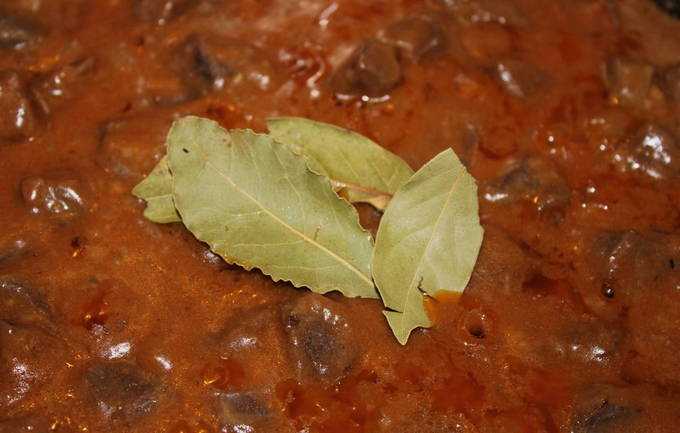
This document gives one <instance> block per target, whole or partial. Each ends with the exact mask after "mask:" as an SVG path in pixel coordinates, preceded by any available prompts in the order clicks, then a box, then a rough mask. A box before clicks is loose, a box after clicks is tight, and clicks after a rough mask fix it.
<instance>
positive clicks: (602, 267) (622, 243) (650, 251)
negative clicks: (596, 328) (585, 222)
mask: <svg viewBox="0 0 680 433" xmlns="http://www.w3.org/2000/svg"><path fill="white" fill-rule="evenodd" d="M679 260H680V238H678V237H677V236H673V235H664V234H658V233H657V234H649V235H645V236H643V235H642V234H640V233H638V232H636V231H633V230H629V231H625V232H605V233H602V234H600V235H599V236H598V237H597V238H596V239H595V240H594V241H593V243H592V246H590V247H589V249H588V250H587V252H586V254H584V256H583V257H582V258H580V259H579V260H578V261H577V262H575V267H576V270H577V272H578V274H579V275H580V277H579V278H581V282H580V283H579V284H577V286H576V287H577V289H578V291H579V292H580V295H581V297H582V299H583V301H584V302H585V304H586V305H587V306H588V307H589V308H590V309H591V311H593V312H594V313H596V314H597V315H598V316H600V317H604V318H606V319H608V320H616V319H618V318H619V317H620V316H621V315H623V314H626V315H627V314H629V312H630V311H629V310H630V308H631V307H634V306H636V305H638V304H639V303H640V301H641V300H643V299H646V300H647V301H652V300H653V299H656V298H657V297H659V296H661V294H662V293H663V290H664V289H663V288H664V286H668V285H671V286H672V283H671V281H672V280H673V278H674V277H673V276H674V275H675V273H677V269H675V268H674V267H673V266H674V264H675V263H676V262H677V261H679ZM667 301H668V302H670V301H671V300H670V299H667Z"/></svg>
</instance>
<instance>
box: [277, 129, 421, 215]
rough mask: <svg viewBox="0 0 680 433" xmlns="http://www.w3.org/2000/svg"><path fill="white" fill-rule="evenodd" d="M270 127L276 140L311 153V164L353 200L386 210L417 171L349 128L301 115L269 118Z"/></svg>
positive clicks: (307, 153)
mask: <svg viewBox="0 0 680 433" xmlns="http://www.w3.org/2000/svg"><path fill="white" fill-rule="evenodd" d="M267 127H268V128H269V133H270V135H271V136H272V137H274V138H275V139H276V140H278V141H280V142H282V143H285V144H289V145H293V146H295V147H296V148H298V149H300V151H301V152H302V153H304V154H305V155H306V156H307V157H309V158H310V160H311V161H310V168H311V169H312V170H314V171H316V172H318V173H320V174H325V175H326V176H328V177H329V178H330V180H331V182H332V183H333V185H334V186H335V188H336V189H339V190H341V194H342V195H344V196H346V197H347V199H348V200H349V201H351V202H366V203H370V204H371V205H373V206H374V207H376V208H377V209H380V210H384V209H385V207H386V206H387V203H388V202H389V200H390V199H391V198H392V195H393V194H394V193H395V192H396V191H397V190H398V189H399V188H400V187H401V186H402V185H403V184H404V183H406V181H407V180H408V179H410V177H411V176H412V175H413V170H412V169H411V167H409V165H408V164H407V163H406V162H405V161H404V160H403V159H401V158H399V157H398V156H397V155H395V154H393V153H391V152H389V151H387V150H386V149H385V148H383V147H381V146H380V145H378V144H376V143H375V142H373V141H371V140H369V139H368V138H366V137H364V136H362V135H360V134H357V133H355V132H352V131H350V130H348V129H344V128H340V127H338V126H335V125H329V124H326V123H321V122H315V121H313V120H309V119H303V118H299V117H280V118H274V119H268V120H267Z"/></svg>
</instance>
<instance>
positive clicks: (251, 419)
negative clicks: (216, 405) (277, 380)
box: [220, 392, 272, 431]
mask: <svg viewBox="0 0 680 433" xmlns="http://www.w3.org/2000/svg"><path fill="white" fill-rule="evenodd" d="M220 407H221V411H220V415H221V419H222V423H223V424H224V425H225V426H226V428H233V427H235V426H249V427H250V428H252V429H254V430H255V431H257V430H259V429H263V428H265V427H267V424H268V422H269V421H270V418H271V417H272V414H271V409H270V408H268V407H267V406H266V404H265V403H264V402H263V401H262V400H261V399H260V398H259V397H257V396H256V395H254V394H252V393H249V392H228V393H225V394H222V395H221V396H220ZM230 431H231V430H230Z"/></svg>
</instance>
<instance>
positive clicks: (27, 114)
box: [0, 70, 45, 145]
mask: <svg viewBox="0 0 680 433" xmlns="http://www.w3.org/2000/svg"><path fill="white" fill-rule="evenodd" d="M44 127H45V110H44V107H43V106H42V105H41V104H40V103H39V101H38V100H37V99H36V97H35V94H34V92H33V90H32V89H31V87H30V85H29V82H28V79H27V77H26V76H25V74H22V73H20V72H18V71H12V70H5V71H0V145H2V144H8V143H14V142H19V141H24V140H29V139H33V138H35V137H36V136H38V134H40V132H41V131H42V129H43V128H44Z"/></svg>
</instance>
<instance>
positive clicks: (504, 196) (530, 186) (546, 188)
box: [484, 155, 571, 210]
mask: <svg viewBox="0 0 680 433" xmlns="http://www.w3.org/2000/svg"><path fill="white" fill-rule="evenodd" d="M570 195H571V191H570V189H569V186H568V185H567V183H566V182H565V180H564V179H563V178H562V175H561V174H560V173H559V171H558V169H557V167H556V165H555V164H554V163H553V162H552V161H551V160H550V159H548V158H545V157H542V156H538V155H533V156H529V157H526V158H524V159H523V160H521V161H519V162H518V163H516V164H514V165H513V166H511V168H510V170H509V171H507V172H506V173H505V174H504V175H502V176H501V177H500V178H499V179H498V180H496V181H495V182H494V183H493V184H491V185H489V186H488V187H487V188H486V192H485V194H484V197H485V198H486V199H487V200H488V201H491V202H501V203H515V202H517V201H519V200H527V201H529V202H532V203H534V204H535V205H536V207H537V208H538V209H539V210H543V209H548V208H563V207H565V206H567V205H568V204H569V201H570Z"/></svg>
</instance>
